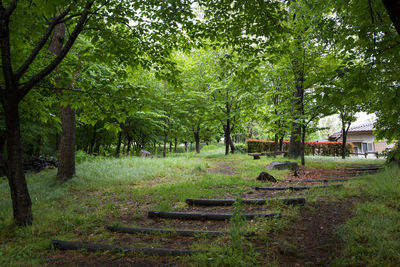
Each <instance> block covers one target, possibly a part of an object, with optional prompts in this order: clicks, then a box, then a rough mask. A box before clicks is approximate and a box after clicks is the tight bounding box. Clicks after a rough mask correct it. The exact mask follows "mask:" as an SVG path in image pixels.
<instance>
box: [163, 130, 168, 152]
mask: <svg viewBox="0 0 400 267" xmlns="http://www.w3.org/2000/svg"><path fill="white" fill-rule="evenodd" d="M167 141H168V133H167V132H165V133H164V146H163V157H164V158H165V157H166V156H167Z"/></svg>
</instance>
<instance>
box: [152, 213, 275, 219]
mask: <svg viewBox="0 0 400 267" xmlns="http://www.w3.org/2000/svg"><path fill="white" fill-rule="evenodd" d="M147 216H148V217H149V218H164V219H180V220H199V221H206V220H207V221H225V220H229V219H230V218H231V217H232V213H194V212H165V211H149V212H148V214H147ZM241 216H243V217H244V218H246V219H254V218H255V217H275V216H280V214H279V213H245V214H241Z"/></svg>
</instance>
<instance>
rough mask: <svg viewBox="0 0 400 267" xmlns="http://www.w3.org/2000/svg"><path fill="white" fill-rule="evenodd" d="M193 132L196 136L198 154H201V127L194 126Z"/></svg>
mask: <svg viewBox="0 0 400 267" xmlns="http://www.w3.org/2000/svg"><path fill="white" fill-rule="evenodd" d="M192 130H193V135H194V141H195V143H196V153H200V125H197V127H195V126H194V125H192Z"/></svg>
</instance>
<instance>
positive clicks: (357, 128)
mask: <svg viewBox="0 0 400 267" xmlns="http://www.w3.org/2000/svg"><path fill="white" fill-rule="evenodd" d="M372 131H375V127H374V123H372V122H368V123H363V124H359V125H351V126H350V128H349V133H350V132H372Z"/></svg>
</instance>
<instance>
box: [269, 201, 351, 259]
mask: <svg viewBox="0 0 400 267" xmlns="http://www.w3.org/2000/svg"><path fill="white" fill-rule="evenodd" d="M353 203H354V199H346V200H342V201H340V202H335V203H329V202H323V201H322V202H317V203H315V204H312V205H311V207H312V209H311V210H310V209H302V210H301V212H300V214H301V218H300V220H299V221H298V222H296V223H295V224H294V225H293V227H292V228H291V229H290V230H289V231H285V232H284V233H282V234H279V235H276V236H274V237H273V241H272V242H271V243H272V246H271V247H270V252H272V254H273V255H274V256H275V257H276V258H278V259H279V260H278V261H279V265H280V266H329V265H330V263H331V262H332V260H333V259H334V258H336V257H339V256H340V253H341V249H342V247H343V242H341V241H340V240H339V239H338V238H337V236H336V235H335V234H334V233H335V229H336V228H337V227H338V226H339V225H341V224H343V223H344V222H345V221H346V220H347V219H348V218H349V217H351V215H352V208H353ZM269 257H271V256H269Z"/></svg>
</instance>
